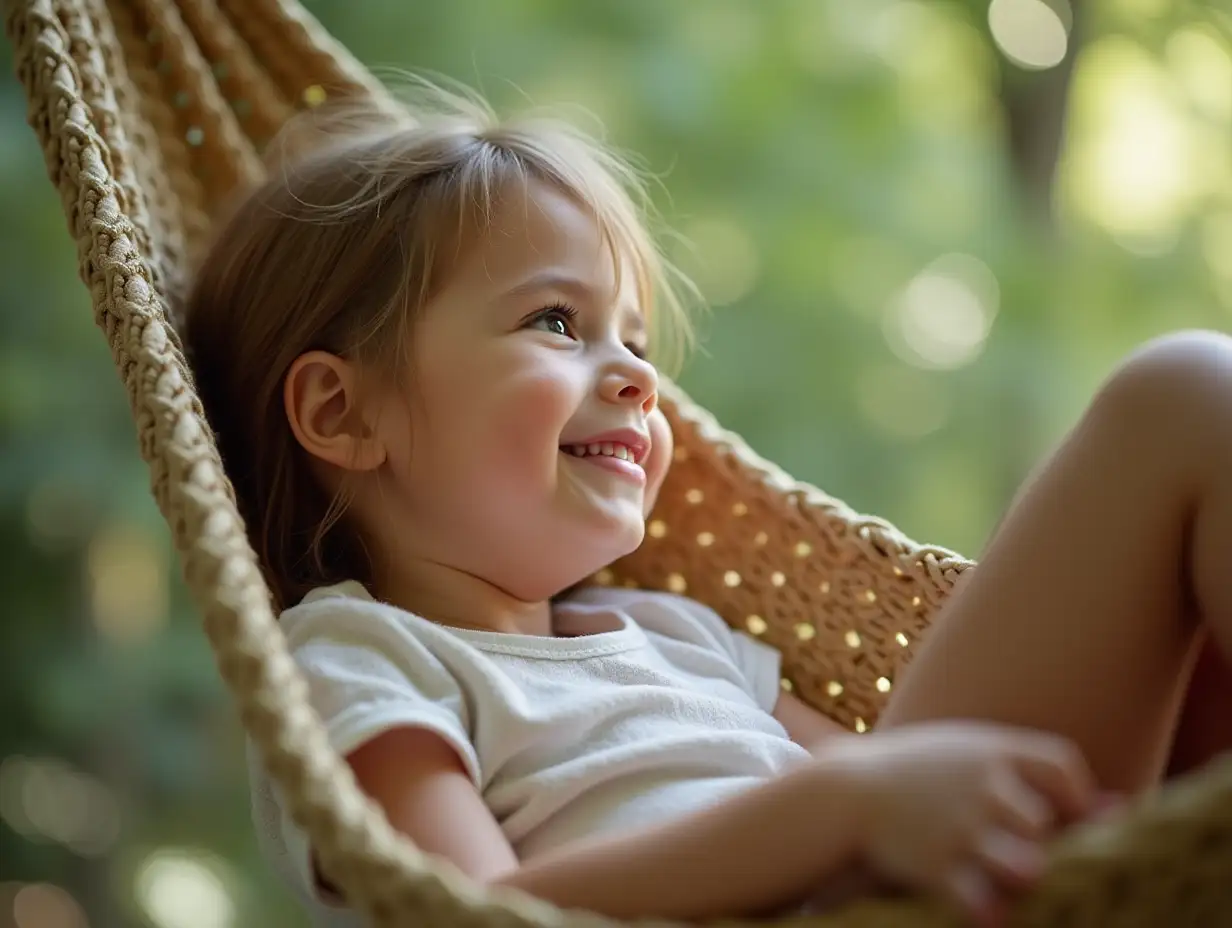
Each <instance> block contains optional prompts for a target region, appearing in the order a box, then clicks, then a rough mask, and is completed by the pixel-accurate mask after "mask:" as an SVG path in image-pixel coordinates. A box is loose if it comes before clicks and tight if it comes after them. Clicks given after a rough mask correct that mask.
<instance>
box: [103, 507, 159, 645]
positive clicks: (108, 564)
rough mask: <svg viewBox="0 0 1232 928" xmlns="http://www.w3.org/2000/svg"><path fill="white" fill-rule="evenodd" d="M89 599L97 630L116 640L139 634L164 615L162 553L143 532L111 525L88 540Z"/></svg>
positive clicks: (152, 628)
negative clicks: (91, 539)
mask: <svg viewBox="0 0 1232 928" xmlns="http://www.w3.org/2000/svg"><path fill="white" fill-rule="evenodd" d="M87 564H88V570H89V581H90V603H91V606H92V608H93V612H94V622H95V625H96V626H97V627H98V630H99V631H100V632H102V633H103V634H104V635H106V636H107V637H108V638H111V639H113V640H117V641H131V640H134V639H140V638H145V637H147V636H148V635H150V634H151V633H152V632H154V631H155V630H156V629H157V628H158V627H159V626H160V625H161V624H162V623H163V622H164V621H165V620H166V617H167V610H168V608H169V602H168V601H169V597H170V593H169V591H168V577H167V565H166V564H165V555H164V552H163V551H162V550H161V548H160V547H159V546H158V545H157V544H156V543H155V541H154V539H153V538H152V537H150V535H149V534H147V533H146V532H144V531H142V530H140V529H139V528H137V527H135V526H130V525H116V526H111V527H108V528H107V529H105V530H104V531H102V532H100V533H99V534H98V535H97V536H96V537H95V538H94V540H93V541H92V542H91V543H90V550H89V555H88V558H87Z"/></svg>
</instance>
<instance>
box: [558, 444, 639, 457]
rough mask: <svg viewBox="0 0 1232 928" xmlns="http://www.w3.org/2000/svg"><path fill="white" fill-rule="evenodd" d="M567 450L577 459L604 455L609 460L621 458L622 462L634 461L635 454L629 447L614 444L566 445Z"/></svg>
mask: <svg viewBox="0 0 1232 928" xmlns="http://www.w3.org/2000/svg"><path fill="white" fill-rule="evenodd" d="M565 450H566V451H568V452H569V453H570V454H572V455H573V456H574V457H577V458H584V457H587V456H589V455H602V456H604V457H609V458H620V460H622V461H632V460H634V457H633V452H632V451H630V450H629V448H628V446H627V445H617V444H613V443H612V442H603V443H602V444H591V445H566V446H565Z"/></svg>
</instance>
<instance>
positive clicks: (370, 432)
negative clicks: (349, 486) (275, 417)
mask: <svg viewBox="0 0 1232 928" xmlns="http://www.w3.org/2000/svg"><path fill="white" fill-rule="evenodd" d="M282 399H283V407H284V409H285V410H286V414H287V422H288V423H290V426H291V432H292V433H293V434H294V435H295V440H296V441H298V442H299V443H300V446H301V447H302V448H303V449H304V450H305V451H307V452H308V453H309V454H311V455H312V456H313V457H315V458H319V459H320V460H322V461H325V462H326V463H328V464H333V465H334V466H335V467H339V468H342V469H343V470H350V471H368V470H375V469H376V468H377V467H380V466H381V464H383V463H384V462H385V458H386V453H387V452H386V449H385V447H384V444H383V443H382V442H381V441H380V440H379V439H378V438H377V434H376V430H375V429H374V428H373V427H372V423H370V422H368V421H366V420H367V418H368V417H367V416H365V415H364V410H363V408H362V404H361V403H360V396H359V386H358V377H357V376H356V371H355V368H354V367H353V366H352V365H351V364H350V363H348V362H347V361H344V360H343V359H342V358H340V357H338V356H337V355H335V354H330V353H329V352H327V351H309V352H306V353H304V354H302V355H300V356H299V357H298V358H296V359H295V361H294V362H293V363H292V364H291V369H290V370H289V371H288V372H287V377H286V380H285V381H283V390H282Z"/></svg>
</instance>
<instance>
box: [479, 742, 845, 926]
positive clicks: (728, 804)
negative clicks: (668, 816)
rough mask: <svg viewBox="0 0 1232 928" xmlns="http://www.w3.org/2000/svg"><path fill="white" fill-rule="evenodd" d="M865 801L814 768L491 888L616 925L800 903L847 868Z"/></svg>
mask: <svg viewBox="0 0 1232 928" xmlns="http://www.w3.org/2000/svg"><path fill="white" fill-rule="evenodd" d="M861 806H862V803H861V802H860V801H859V799H858V795H857V784H855V783H854V782H853V781H852V779H851V777H850V776H849V775H848V774H847V773H846V772H844V771H843V770H842V769H841V768H840V767H839V765H837V764H834V763H826V762H824V761H821V762H813V763H809V764H806V765H804V766H802V767H800V768H799V769H797V770H795V771H793V772H792V773H789V774H787V775H786V776H783V777H781V778H779V779H777V780H773V781H770V782H767V783H764V784H762V785H759V786H757V787H755V788H753V789H750V790H748V791H747V792H744V793H741V794H739V795H737V796H735V797H732V798H731V799H729V800H727V801H725V802H723V803H721V804H717V805H714V806H711V807H708V808H706V809H703V810H700V811H698V812H695V813H692V814H690V815H687V816H684V817H682V818H680V819H676V820H672V821H669V822H665V823H663V824H662V825H658V826H655V827H652V828H649V829H645V830H638V831H635V832H630V833H625V834H619V835H614V836H611V837H608V838H604V839H597V840H594V841H590V842H584V843H581V844H578V845H572V846H569V847H565V848H561V849H559V850H558V851H556V852H553V853H551V854H548V855H545V856H543V857H541V858H536V859H532V860H530V861H528V862H526V863H524V864H522V865H521V866H520V867H519V868H518V869H517V870H515V871H513V872H511V873H509V874H507V875H505V876H504V877H501V878H499V879H497V880H495V881H493V882H494V883H495V884H497V885H504V886H509V887H514V888H517V889H520V890H522V891H524V892H527V893H529V894H531V895H533V896H536V897H538V898H540V899H543V900H545V901H548V902H552V903H554V904H555V905H558V906H560V907H562V908H577V909H586V910H588V911H592V912H597V913H599V914H602V915H606V916H609V917H612V918H620V919H633V918H642V917H658V918H669V919H682V920H693V919H701V918H712V917H721V916H737V915H748V914H755V913H759V912H765V911H767V910H771V909H775V908H780V907H783V906H790V905H793V904H798V903H801V902H803V901H804V900H805V899H806V898H808V896H809V895H810V894H811V893H812V892H813V891H814V890H815V889H816V888H817V887H818V885H819V884H820V883H821V882H822V881H823V880H824V879H825V878H826V876H828V875H830V874H832V873H837V872H838V871H839V870H840V869H841V868H842V867H843V866H844V865H846V864H848V863H850V862H851V861H852V860H853V859H854V857H855V854H856V850H857V847H858V835H859V825H860V816H861V814H862V813H861V811H860V810H861Z"/></svg>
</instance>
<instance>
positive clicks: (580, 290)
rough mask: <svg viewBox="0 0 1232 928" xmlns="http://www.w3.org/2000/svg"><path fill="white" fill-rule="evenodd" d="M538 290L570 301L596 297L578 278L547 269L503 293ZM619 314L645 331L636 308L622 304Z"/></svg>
mask: <svg viewBox="0 0 1232 928" xmlns="http://www.w3.org/2000/svg"><path fill="white" fill-rule="evenodd" d="M540 290H559V291H560V292H561V293H565V294H567V295H569V296H570V297H571V298H572V299H575V300H578V301H589V302H594V301H595V298H596V295H597V294H596V291H595V288H594V287H592V286H591V285H590V284H588V283H587V282H586V281H584V280H582V279H581V278H580V277H576V276H574V275H573V274H566V273H564V272H562V271H557V270H551V269H549V270H543V271H538V272H536V273H534V274H532V275H531V276H529V277H527V278H526V279H525V280H523V281H521V282H520V283H517V284H514V285H513V286H512V287H510V288H509V289H508V290H506V291H505V296H511V297H518V296H526V295H527V294H531V293H535V292H538V291H540ZM620 312H621V314H622V315H623V316H624V317H625V319H626V322H627V324H628V325H629V326H630V327H631V328H633V329H635V330H636V331H637V332H638V333H639V334H640V333H642V332H644V331H645V330H646V320H645V319H643V318H642V313H641V312H640V311H638V310H637V309H636V308H634V307H633V306H631V305H630V304H628V303H624V304H622V305H621V307H620Z"/></svg>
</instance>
